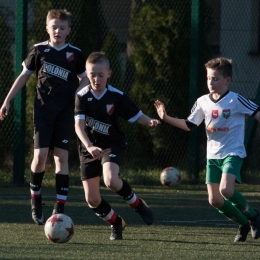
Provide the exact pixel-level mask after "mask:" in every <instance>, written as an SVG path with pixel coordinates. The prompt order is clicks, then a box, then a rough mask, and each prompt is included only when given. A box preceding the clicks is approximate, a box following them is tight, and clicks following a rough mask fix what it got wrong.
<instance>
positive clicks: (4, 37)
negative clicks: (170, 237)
mask: <svg viewBox="0 0 260 260" xmlns="http://www.w3.org/2000/svg"><path fill="white" fill-rule="evenodd" d="M17 2H18V1H15V0H6V1H5V0H0V7H1V9H0V26H1V32H0V34H1V37H0V47H1V49H0V52H1V57H2V62H1V63H0V66H1V70H0V73H1V75H0V102H1V104H2V103H3V101H4V99H5V97H6V95H7V93H8V91H9V89H10V87H11V85H12V83H13V82H14V80H15V76H14V75H15V72H14V70H15V62H16V56H17V53H15V50H17V49H15V46H16V44H17V39H16V36H17V33H18V32H17V28H16V25H15V20H16V18H17V12H18V11H17V6H16V4H17ZM26 3H28V9H27V16H26V18H27V34H26V35H24V36H23V37H25V38H26V40H27V51H28V50H29V48H30V47H31V46H32V45H33V44H35V43H39V42H42V41H45V40H47V39H48V34H47V33H46V30H45V26H46V15H47V12H48V10H49V9H52V8H57V9H60V8H62V9H67V10H68V11H70V12H71V13H72V31H71V33H70V35H69V37H68V39H67V40H68V42H70V43H71V44H73V45H75V46H77V47H79V48H80V49H81V50H82V51H83V53H84V55H85V56H86V57H87V56H88V55H89V54H90V53H91V52H92V51H104V52H105V53H106V55H107V56H108V58H109V59H110V62H111V69H112V71H113V74H112V77H111V79H110V81H109V82H108V83H109V84H111V85H113V86H114V87H116V88H119V89H121V90H122V91H124V92H126V93H127V94H128V95H129V96H131V98H132V99H133V100H134V101H135V102H136V104H137V105H138V106H139V107H140V109H142V111H143V112H144V113H145V114H147V115H149V116H150V117H153V118H158V116H157V114H156V111H155V109H154V106H153V103H154V101H155V100H156V99H160V100H162V101H163V102H164V103H165V105H166V107H167V112H168V114H169V115H172V116H177V117H179V118H186V117H187V116H188V115H189V112H190V109H191V107H192V105H193V102H194V101H195V100H196V98H197V97H198V96H200V95H202V94H205V93H207V86H206V72H205V69H204V65H203V64H204V63H205V62H206V61H207V60H209V59H211V58H214V57H217V56H225V57H228V58H232V59H233V64H234V73H233V83H232V84H231V90H233V91H236V92H239V93H240V94H242V95H245V96H246V97H248V98H251V99H252V100H254V101H255V102H256V103H257V104H260V99H259V100H258V98H257V97H258V91H259V82H260V80H259V77H260V74H259V66H260V62H259V58H260V44H259V39H260V37H259V32H260V30H259V21H260V17H259V10H260V7H259V1H256V0H238V1H236V4H234V2H233V1H231V0H225V1H220V0H218V1H210V0H204V1H200V0H183V1H178V0H171V1H169V0H145V1H143V0H75V1H69V0H63V1H61V0H46V1H44V2H43V1H40V0H30V1H26ZM194 35H195V36H196V37H197V40H196V39H195V38H196V37H195V38H194ZM194 58H195V60H196V63H195V64H197V65H195V66H194V63H193V62H192V60H194ZM21 69H22V67H21ZM193 75H195V76H196V77H195V78H196V82H195V81H194V76H193ZM35 84H36V78H35V76H34V75H33V76H31V78H30V80H29V82H28V84H27V87H26V109H25V124H24V125H25V126H24V127H25V137H24V139H25V147H24V151H23V152H22V154H21V156H25V166H24V169H21V171H22V172H23V174H24V177H25V180H24V181H25V182H27V181H28V180H29V173H30V163H31V160H32V157H33V123H32V107H33V99H34V95H35ZM194 89H195V91H194ZM14 110H15V106H13V104H12V106H11V111H10V113H9V116H8V118H7V119H6V120H4V121H3V122H0V153H1V166H0V186H8V185H11V184H12V183H14V182H15V173H14V149H15V142H16V141H15V140H16V138H15V136H16V135H17V129H15V128H16V127H15V124H14V121H15V116H14V115H15V114H14ZM122 127H123V129H124V130H125V132H126V135H127V139H128V150H127V153H126V155H125V159H124V162H123V165H122V172H121V174H122V175H124V177H125V178H128V179H131V181H132V182H136V183H141V184H159V177H158V176H159V173H160V171H161V170H162V169H163V168H165V167H168V166H175V167H177V168H179V169H180V171H181V172H182V173H183V175H184V176H185V175H186V176H187V179H192V177H194V176H195V177H196V178H197V177H198V174H199V173H200V176H202V175H203V174H204V168H205V162H206V160H205V155H206V151H205V149H206V140H205V132H204V127H203V126H200V127H199V128H198V129H197V130H196V134H195V135H194V134H191V133H187V132H184V131H182V130H179V129H177V128H173V127H172V126H170V125H168V124H166V123H164V122H162V124H161V125H160V126H159V127H157V128H155V129H148V128H147V127H143V126H140V125H137V124H129V123H127V122H125V121H122ZM246 133H247V136H248V138H249V137H250V142H251V143H253V145H251V146H249V145H248V152H249V156H248V159H247V163H245V165H246V168H245V169H244V172H245V173H243V177H244V179H245V180H251V177H250V176H251V175H250V174H252V175H255V174H257V173H258V168H259V159H258V154H259V151H258V150H259V148H258V147H259V145H258V143H259V134H258V133H259V131H258V128H257V125H256V124H255V122H253V123H252V127H251V128H250V129H249V130H247V131H246ZM256 133H257V134H256ZM18 138H19V137H18ZM15 154H16V155H15V156H17V153H15ZM18 154H19V153H18ZM52 158H53V157H52V154H51V153H50V155H49V159H48V164H47V169H46V171H47V172H48V173H50V174H49V176H51V177H52V174H54V165H53V159H52ZM69 161H70V172H71V184H79V183H80V181H79V179H80V177H79V160H78V154H77V149H76V135H75V133H73V135H72V142H71V148H70V158H69ZM249 162H250V163H249ZM16 167H17V165H16ZM18 167H19V165H18ZM143 172H145V174H143ZM137 173H138V174H139V175H138V176H137V175H136V174H137ZM142 174H143V175H142ZM46 176H48V174H46ZM46 179H48V177H46ZM46 181H47V180H46Z"/></svg>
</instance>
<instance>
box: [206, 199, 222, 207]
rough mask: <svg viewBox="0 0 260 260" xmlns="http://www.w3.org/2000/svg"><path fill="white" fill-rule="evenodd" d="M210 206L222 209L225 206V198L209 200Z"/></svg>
mask: <svg viewBox="0 0 260 260" xmlns="http://www.w3.org/2000/svg"><path fill="white" fill-rule="evenodd" d="M208 201H209V204H210V205H211V206H212V207H214V208H220V207H221V206H222V205H223V198H222V199H218V198H213V197H212V198H209V199H208Z"/></svg>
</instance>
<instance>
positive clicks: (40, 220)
mask: <svg viewBox="0 0 260 260" xmlns="http://www.w3.org/2000/svg"><path fill="white" fill-rule="evenodd" d="M48 151H49V149H48V148H40V149H34V155H33V160H32V163H31V175H30V194H31V208H32V219H33V221H34V222H35V223H36V224H38V225H43V224H44V222H45V217H44V214H43V211H42V193H41V186H42V180H43V176H44V171H45V163H46V160H47V156H48Z"/></svg>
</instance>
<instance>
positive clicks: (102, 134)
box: [74, 85, 142, 152]
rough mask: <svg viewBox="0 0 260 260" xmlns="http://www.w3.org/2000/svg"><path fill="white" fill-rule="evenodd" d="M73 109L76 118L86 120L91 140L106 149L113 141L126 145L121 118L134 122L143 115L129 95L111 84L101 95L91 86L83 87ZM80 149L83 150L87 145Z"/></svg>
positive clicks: (86, 129) (87, 131)
mask: <svg viewBox="0 0 260 260" xmlns="http://www.w3.org/2000/svg"><path fill="white" fill-rule="evenodd" d="M74 112H75V120H77V119H83V120H85V121H86V128H85V131H86V133H87V135H88V137H89V139H90V141H91V142H92V143H93V144H94V145H96V146H99V147H101V148H107V147H109V144H111V143H113V144H118V145H120V146H124V147H125V144H126V141H125V136H124V133H123V131H122V130H121V128H120V125H119V117H122V118H124V119H125V120H127V121H128V122H130V123H133V122H135V121H136V120H137V119H138V118H139V117H140V116H141V115H142V111H141V110H140V109H139V108H138V107H137V106H136V105H135V104H134V102H133V101H132V100H131V99H130V98H129V97H128V96H127V95H125V94H124V93H123V92H122V91H120V90H118V89H116V88H114V87H112V86H110V85H108V86H107V88H106V90H105V91H104V92H103V94H102V95H100V96H96V95H95V94H94V92H93V91H92V90H91V87H90V85H88V86H86V87H85V88H83V89H81V90H80V91H79V92H78V93H77V95H76V100H75V111H74ZM81 148H82V149H83V150H84V146H82V145H81ZM82 149H80V150H81V152H83V150H82Z"/></svg>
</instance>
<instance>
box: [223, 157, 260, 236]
mask: <svg viewBox="0 0 260 260" xmlns="http://www.w3.org/2000/svg"><path fill="white" fill-rule="evenodd" d="M242 162H243V159H242V158H240V157H238V156H228V157H227V158H225V160H224V163H223V172H225V173H224V174H223V175H222V179H221V183H220V192H221V194H222V195H223V197H225V198H226V199H227V200H229V201H230V202H231V203H232V204H233V206H234V207H236V208H237V209H238V210H239V211H240V212H241V213H242V214H244V215H245V217H246V218H247V219H248V220H249V224H250V227H251V233H252V237H253V238H254V239H258V238H259V237H260V215H259V214H258V212H257V211H256V210H254V209H253V208H252V207H251V205H250V204H249V203H248V202H247V200H246V198H245V197H244V196H243V195H242V194H241V193H240V192H239V191H237V190H235V189H234V184H235V181H237V182H239V183H241V177H240V169H241V166H242ZM230 166H232V167H230Z"/></svg>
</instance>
